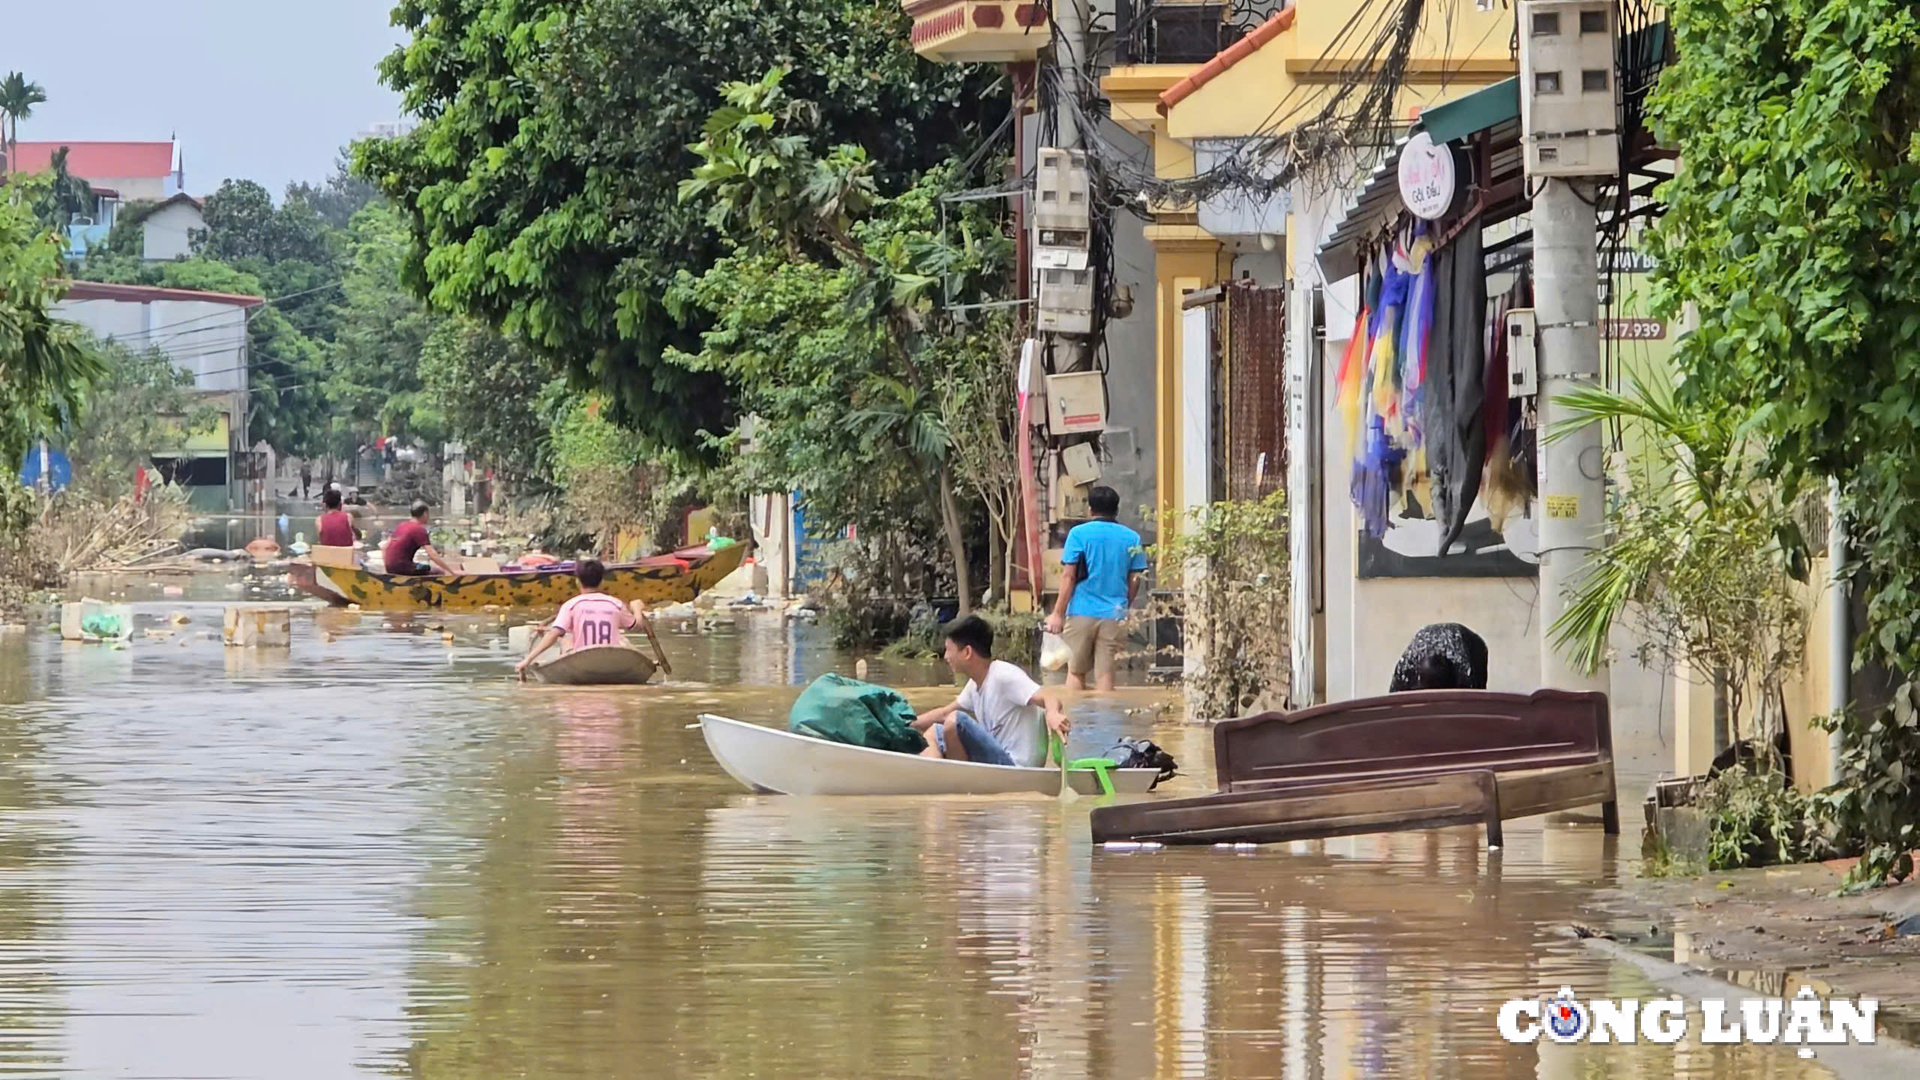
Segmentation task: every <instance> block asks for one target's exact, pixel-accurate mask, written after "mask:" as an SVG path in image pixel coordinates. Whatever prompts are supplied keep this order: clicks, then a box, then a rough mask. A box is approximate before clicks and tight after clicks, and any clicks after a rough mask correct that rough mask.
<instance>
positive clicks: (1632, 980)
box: [0, 576, 1825, 1080]
mask: <svg viewBox="0 0 1920 1080" xmlns="http://www.w3.org/2000/svg"><path fill="white" fill-rule="evenodd" d="M233 583H234V582H233V579H229V578H225V577H220V576H205V577H196V578H192V579H184V580H181V579H167V580H164V581H160V580H156V581H155V582H152V583H146V582H141V583H137V584H135V585H134V586H132V587H131V589H130V593H131V595H130V597H129V599H130V600H131V601H132V602H134V604H135V611H136V613H137V615H138V617H139V620H140V627H141V629H140V630H139V631H136V635H135V640H134V641H133V642H132V644H131V645H130V647H128V648H126V649H124V650H114V649H111V648H107V647H102V646H83V645H74V644H65V643H62V642H60V641H59V640H57V638H55V637H53V636H52V635H49V634H47V633H45V631H44V630H43V629H40V628H35V630H34V631H33V632H32V633H31V634H30V635H28V636H27V637H26V638H25V639H24V640H23V639H21V638H18V637H14V638H0V1075H4V1076H25V1075H47V1076H78V1077H105V1076H115V1077H182V1076H192V1077H276V1078H278V1077H288V1078H306V1077H336V1076H349V1075H358V1074H389V1075H391V1074H400V1075H412V1076H424V1077H458V1078H466V1077H473V1078H480V1077H488V1078H491V1077H512V1076H530V1077H613V1076H621V1077H682V1076H684V1077H726V1078H732V1077H770V1078H786V1077H796V1078H807V1080H816V1078H823V1077H835V1078H837V1077H909V1076H934V1075H939V1076H966V1077H993V1078H1000V1077H1016V1076H1019V1077H1025V1076H1032V1077H1136V1076H1139V1077H1148V1076H1151V1077H1249V1078H1253V1077H1279V1078H1295V1077H1298V1078H1320V1077H1361V1076H1364V1077H1473V1078H1481V1077H1536V1076H1540V1077H1557V1076H1602V1075H1604V1076H1646V1077H1666V1076H1687V1077H1734V1076H1742V1077H1747V1076H1778V1077H1797V1076H1818V1075H1825V1073H1823V1072H1822V1071H1821V1070H1820V1069H1819V1067H1818V1064H1817V1063H1816V1062H1806V1061H1801V1060H1798V1059H1796V1058H1795V1057H1794V1056H1793V1054H1792V1052H1791V1051H1790V1050H1785V1049H1781V1048H1774V1047H1701V1046H1698V1045H1694V1044H1683V1045H1682V1046H1680V1047H1677V1048H1676V1047H1663V1046H1653V1045H1638V1046H1627V1047H1619V1046H1614V1047H1595V1046H1583V1047H1574V1048H1564V1047H1558V1046H1551V1045H1547V1046H1541V1047H1534V1046H1511V1045H1508V1044H1507V1043H1505V1042H1503V1041H1502V1040H1501V1038H1500V1036H1499V1035H1498V1034H1497V1033H1496V1031H1495V1027H1494V1015H1495V1012H1496V1010H1497V1009H1498V1007H1499V1005H1500V1004H1501V1003H1502V1002H1504V1001H1505V1000H1506V999H1508V998H1511V997H1517V996H1528V997H1531V996H1534V995H1537V994H1539V993H1540V992H1542V991H1551V990H1554V989H1557V988H1558V987H1559V986H1561V985H1563V984H1564V985H1571V986H1573V987H1574V988H1575V989H1576V990H1577V991H1579V992H1580V993H1582V994H1590V995H1602V994H1607V995H1612V996H1635V995H1638V996H1641V997H1646V996H1651V995H1652V994H1653V990H1652V988H1651V987H1650V986H1649V985H1648V984H1647V983H1646V982H1645V980H1644V978H1643V977H1642V976H1641V974H1640V973H1639V971H1638V970H1637V969H1636V968H1635V967H1634V966H1632V965H1631V964H1626V963H1621V962H1618V961H1615V960H1609V959H1607V958H1606V957H1604V956H1601V955H1597V954H1596V953H1594V952H1593V951H1591V950H1589V949H1586V948H1584V947H1582V946H1581V945H1580V944H1579V943H1577V942H1573V941H1569V940H1567V939H1566V938H1565V937H1564V936H1563V930H1564V927H1565V926H1566V925H1567V924H1568V923H1570V922H1573V921H1577V920H1579V919H1581V918H1582V917H1583V912H1584V911H1585V909H1586V906H1587V904H1588V902H1589V899H1590V897H1591V896H1592V895H1594V893H1595V891H1596V890H1599V889H1603V888H1605V887H1607V886H1608V885H1610V884H1612V883H1614V882H1616V881H1617V880H1619V879H1620V878H1621V877H1622V876H1623V875H1627V874H1630V873H1631V872H1632V871H1631V867H1630V865H1628V864H1627V863H1626V862H1625V859H1626V856H1627V853H1629V852H1631V851H1632V850H1633V849H1634V848H1635V847H1636V846H1637V845H1636V843H1635V842H1634V841H1633V840H1632V839H1631V838H1623V839H1624V840H1625V842H1624V843H1622V842H1620V841H1610V840H1607V839H1606V838H1604V837H1603V836H1601V834H1600V831H1599V829H1598V828H1597V827H1590V826H1563V825H1552V826H1549V825H1545V824H1543V823H1542V822H1540V821H1537V820H1536V821H1531V822H1519V823H1514V824H1512V825H1510V826H1509V828H1508V832H1507V836H1508V846H1507V848H1506V849H1505V850H1504V851H1503V852H1500V853H1498V854H1496V855H1489V853H1487V852H1486V851H1484V850H1482V845H1481V841H1480V838H1479V836H1478V834H1477V832H1476V831H1475V830H1469V829H1454V830H1445V831H1439V832H1430V833H1417V834H1401V835H1394V836H1383V837H1359V838H1350V839H1344V840H1338V841H1327V842H1324V843H1318V844H1298V845H1292V846H1288V847H1274V848H1267V849H1262V850H1260V851H1258V852H1254V853H1226V852H1216V851H1213V850H1211V849H1201V850H1167V851H1161V852H1154V853H1137V854H1117V853H1111V852H1104V851H1096V850H1094V849H1092V847H1091V845H1090V843H1089V841H1088V838H1087V822H1086V816H1087V811H1088V808H1089V806H1090V805H1091V800H1084V799H1082V800H1067V801H1056V800H1049V799H1039V798H1004V799H912V800H909V799H886V800H863V799H788V798H779V797H766V796H754V795H750V794H747V793H745V792H743V791H741V790H740V789H738V787H737V786H736V785H735V784H734V783H733V782H732V781H730V780H729V779H728V778H727V777H725V776H724V775H723V774H722V773H721V772H720V770H719V769H718V767H716V766H715V765H714V764H713V762H712V760H711V759H710V758H709V757H708V756H707V754H706V752H705V748H704V745H703V744H702V742H701V739H700V735H699V732H698V731H697V730H692V729H690V728H689V727H688V725H689V724H691V723H692V722H693V720H694V717H695V716H696V714H698V713H699V712H702V711H713V712H720V713H725V714H728V715H734V716H738V717H741V718H743V719H749V720H756V721H760V722H766V723H777V722H779V721H781V720H782V719H783V717H784V714H785V710H786V707H787V705H788V704H789V703H790V702H791V701H792V699H793V697H794V696H795V695H796V694H797V693H798V692H799V689H800V687H801V685H803V684H804V683H805V682H806V681H807V680H808V679H810V678H812V677H813V676H814V675H817V674H819V673H821V672H823V671H826V670H839V671H843V672H848V673H851V672H852V670H853V663H854V659H853V658H852V657H848V656H837V655H835V654H833V653H832V652H831V651H829V650H828V649H827V648H825V646H824V645H823V644H822V641H821V635H820V634H819V633H818V632H817V631H814V630H812V629H811V628H807V627H804V626H803V627H798V628H796V629H794V630H792V631H790V630H789V629H788V628H787V627H785V626H783V625H782V624H781V623H780V622H779V621H778V620H777V619H773V618H765V617H762V618H754V619H743V620H742V621H741V622H740V624H739V625H738V626H736V627H734V628H732V629H728V628H725V627H723V628H721V629H720V630H718V631H716V632H713V633H710V634H704V635H693V634H677V633H669V634H668V635H666V648H667V650H668V653H669V655H670V656H671V657H672V659H673V661H674V667H675V670H676V673H677V675H676V678H674V679H673V680H669V681H668V682H667V683H666V684H664V685H656V686H652V687H644V688H623V689H617V690H616V689H594V688H562V687H524V686H519V685H516V684H514V683H513V682H512V681H511V679H510V678H509V674H508V673H509V671H510V665H511V660H512V657H510V656H509V654H508V652H507V647H506V632H505V627H504V625H503V624H502V623H501V621H500V620H499V619H498V618H496V617H479V616H475V617H447V618H440V617H416V618H414V619H412V620H411V621H407V620H393V619H387V618H383V617H381V616H378V615H374V614H361V615H355V614H350V613H347V612H342V611H323V612H319V613H317V614H314V613H301V614H297V615H296V617H295V619H294V640H293V645H292V648H291V649H287V650H280V651H279V652H277V653H276V652H256V651H251V650H234V649H226V648H224V647H223V646H222V645H221V644H220V642H219V640H218V629H219V623H220V615H221V603H222V602H223V601H225V600H230V599H243V598H246V599H252V598H257V596H256V594H253V593H251V592H249V591H248V590H247V589H246V588H245V587H244V586H243V587H242V588H240V589H233V588H231V587H230V586H231V585H232V584H233ZM168 584H174V585H179V586H181V587H182V588H183V589H184V590H185V591H186V596H184V597H183V598H180V599H166V598H164V597H163V596H162V595H161V592H160V590H162V589H163V588H164V587H165V585H168ZM174 611H179V612H182V613H185V614H186V615H188V616H189V618H190V620H191V622H190V624H189V625H188V626H187V627H185V628H181V629H178V630H175V631H174V632H173V633H172V634H171V635H170V636H166V637H150V636H149V635H147V634H146V633H145V631H146V630H147V629H149V628H151V629H154V630H155V631H156V634H159V633H162V632H164V629H165V627H166V616H167V615H168V613H170V612H174ZM449 638H450V640H449ZM943 677H944V669H943V668H939V667H937V666H929V667H916V668H903V667H894V668H891V669H889V668H886V667H884V666H882V665H879V664H878V663H876V664H875V665H874V667H873V668H872V670H871V671H870V672H869V678H871V679H872V680H874V681H884V682H891V683H895V684H898V685H907V686H920V687H923V688H925V689H921V690H916V691H913V692H911V694H910V696H911V697H913V699H914V700H915V702H916V703H917V704H923V705H931V704H933V703H936V702H938V701H940V700H942V698H943V696H944V695H945V694H946V693H948V692H949V691H947V690H944V689H941V688H939V687H937V686H936V685H934V684H935V683H937V682H938V681H939V680H941V679H942V678H943ZM1163 700H1164V692H1162V691H1158V690H1152V689H1145V688H1140V689H1131V690H1122V691H1120V692H1118V693H1116V694H1114V695H1111V696H1108V697H1104V698H1088V699H1085V700H1083V701H1081V702H1080V703H1078V705H1077V707H1076V710H1075V714H1076V718H1077V722H1078V729H1077V732H1076V738H1075V741H1074V744H1073V747H1072V749H1073V751H1074V752H1076V753H1080V752H1093V751H1097V750H1100V749H1103V748H1104V747H1105V746H1106V745H1108V744H1109V743H1110V742H1111V739H1112V738H1113V737H1114V736H1117V735H1119V734H1123V733H1125V734H1147V735H1150V737H1152V738H1153V739H1155V740H1156V741H1158V742H1160V743H1161V745H1163V746H1165V747H1167V748H1168V749H1169V750H1170V751H1171V752H1172V753H1173V754H1174V756H1175V757H1176V758H1178V759H1179V760H1180V762H1181V763H1182V766H1183V767H1184V768H1185V769H1187V770H1190V771H1192V772H1193V773H1194V775H1189V776H1183V777H1181V778H1180V779H1178V780H1176V781H1174V782H1173V784H1172V785H1169V786H1168V788H1167V789H1165V790H1169V791H1175V792H1186V793H1195V792H1199V791H1203V790H1207V789H1208V788H1210V787H1211V782H1212V778H1211V776H1209V775H1206V767H1207V761H1208V757H1209V754H1210V750H1209V743H1210V738H1209V734H1208V732H1207V731H1206V730H1205V729H1202V728H1195V727H1184V726H1180V725H1177V724H1168V723H1161V724H1157V725H1156V724H1155V722H1154V715H1155V714H1154V712H1153V711H1152V710H1153V707H1154V706H1155V705H1157V704H1159V703H1160V702H1162V701H1163ZM1615 722H1616V725H1618V729H1617V734H1616V740H1617V742H1618V743H1619V744H1620V746H1621V747H1622V753H1623V763H1622V773H1623V775H1622V782H1621V791H1622V792H1623V793H1630V792H1634V791H1638V790H1641V789H1642V788H1643V787H1644V785H1645V782H1646V779H1647V778H1648V777H1649V776H1650V775H1651V774H1652V772H1653V770H1654V768H1655V761H1656V760H1657V758H1656V755H1657V754H1658V753H1659V747H1658V745H1657V743H1656V742H1655V741H1654V740H1653V736H1652V733H1651V731H1650V730H1649V731H1647V732H1638V731H1636V729H1635V725H1634V718H1631V717H1616V721H1615ZM1647 727H1648V728H1649V729H1650V728H1651V727H1652V725H1651V724H1648V725H1647ZM1627 801H1628V802H1629V803H1631V802H1632V800H1631V798H1629V799H1628V800H1627ZM1624 816H1625V817H1627V818H1628V830H1629V831H1630V832H1631V831H1632V830H1633V829H1634V827H1635V826H1636V825H1637V813H1635V812H1634V811H1633V810H1632V809H1629V812H1628V813H1627V814H1626V815H1624ZM1696 1027H1697V1023H1696Z"/></svg>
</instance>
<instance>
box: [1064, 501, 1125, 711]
mask: <svg viewBox="0 0 1920 1080" xmlns="http://www.w3.org/2000/svg"><path fill="white" fill-rule="evenodd" d="M1087 506H1088V508H1089V509H1091V510H1092V511H1093V516H1094V520H1092V521H1088V522H1084V523H1082V524H1079V525H1075V526H1074V527H1073V528H1072V529H1071V530H1070V531H1069V532H1068V533H1067V546H1066V550H1064V551H1062V552H1061V553H1060V570H1061V575H1060V576H1061V582H1060V598H1059V599H1058V600H1057V601H1055V602H1054V605H1053V614H1051V615H1049V616H1047V633H1049V634H1059V635H1060V637H1061V639H1062V640H1063V641H1065V642H1066V643H1067V648H1068V649H1069V650H1070V652H1071V656H1069V658H1068V660H1067V689H1069V690H1085V689H1086V688H1087V673H1088V672H1092V673H1093V688H1094V689H1095V690H1111V689H1113V660H1114V655H1115V654H1116V653H1118V652H1119V651H1120V640H1121V639H1122V638H1123V637H1125V636H1126V632H1127V622H1126V620H1127V609H1128V608H1130V607H1132V606H1133V600H1134V596H1135V594H1136V593H1138V592H1139V591H1140V581H1141V575H1142V574H1145V573H1146V572H1147V553H1146V550H1145V549H1144V548H1142V547H1141V546H1140V534H1139V533H1137V532H1134V531H1133V530H1132V529H1129V528H1127V527H1126V526H1125V525H1122V524H1120V523H1119V522H1118V521H1116V520H1114V519H1115V518H1117V517H1119V516H1120V493H1119V492H1117V491H1115V490H1113V489H1112V488H1110V487H1104V486H1103V487H1096V488H1094V489H1093V490H1092V491H1089V492H1087Z"/></svg>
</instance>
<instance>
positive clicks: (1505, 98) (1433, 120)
mask: <svg viewBox="0 0 1920 1080" xmlns="http://www.w3.org/2000/svg"><path fill="white" fill-rule="evenodd" d="M1518 119H1520V80H1519V79H1504V80H1502V81H1500V82H1497V83H1494V84H1493V85H1492V86H1487V87H1482V88H1481V89H1478V90H1475V91H1474V92H1473V93H1471V94H1468V95H1466V96H1465V97H1457V98H1454V99H1453V100H1452V101H1445V102H1441V103H1440V104H1438V105H1435V106H1433V107H1431V108H1428V109H1423V110H1421V112H1420V123H1419V127H1420V128H1422V129H1424V130H1425V131H1426V133H1427V134H1428V135H1429V136H1431V137H1432V138H1433V141H1434V142H1437V143H1444V142H1452V141H1453V140H1455V139H1464V138H1466V137H1467V136H1469V135H1472V134H1473V133H1474V132H1476V131H1485V130H1487V129H1488V128H1490V127H1493V126H1494V125H1496V124H1499V123H1502V122H1504V121H1507V120H1518Z"/></svg>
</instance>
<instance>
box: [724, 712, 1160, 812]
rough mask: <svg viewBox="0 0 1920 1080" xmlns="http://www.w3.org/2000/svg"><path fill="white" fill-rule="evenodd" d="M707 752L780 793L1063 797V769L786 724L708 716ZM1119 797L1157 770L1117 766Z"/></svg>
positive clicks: (1092, 779) (739, 776) (1083, 779)
mask: <svg viewBox="0 0 1920 1080" xmlns="http://www.w3.org/2000/svg"><path fill="white" fill-rule="evenodd" d="M700 733H701V734H702V735H704V736H706V739H707V749H708V750H709V751H711V752H712V753H713V759H714V760H715V761H717V762H719V763H720V767H721V768H722V769H724V770H726V773H727V775H728V776H731V777H733V778H734V779H735V780H738V781H740V782H741V783H742V784H745V785H746V786H747V787H749V788H752V789H753V790H755V791H760V792H767V793H769V794H774V795H1014V794H1032V795H1058V794H1060V770H1059V769H1057V768H1051V769H1026V768H1020V767H1017V766H1013V765H983V764H980V763H979V762H974V761H946V760H943V759H941V758H929V757H920V756H919V755H917V754H902V753H897V752H895V751H891V750H873V749H870V748H868V747H865V746H850V745H848V744H846V743H837V742H828V741H827V740H825V739H816V738H813V737H811V736H807V735H795V734H793V733H792V732H789V731H781V730H779V729H778V728H770V727H761V726H760V725H758V724H748V723H743V722H741V721H739V720H729V719H728V718H726V717H724V716H713V715H711V714H708V715H702V716H701V717H700ZM1108 775H1109V776H1110V777H1112V780H1113V790H1114V793H1115V794H1130V795H1138V794H1142V793H1144V792H1146V791H1147V790H1148V789H1149V788H1151V787H1152V786H1153V780H1154V777H1155V776H1157V775H1159V774H1158V773H1157V772H1156V771H1155V770H1153V769H1115V770H1113V771H1112V772H1111V773H1109V774H1108ZM1068 777H1069V782H1070V783H1071V784H1072V785H1073V790H1074V791H1076V792H1078V793H1079V794H1082V795H1098V794H1100V780H1099V778H1098V777H1096V776H1095V775H1094V774H1093V773H1092V772H1091V771H1090V770H1079V769H1075V770H1073V771H1071V772H1070V773H1068Z"/></svg>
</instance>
